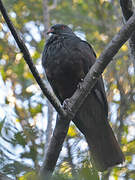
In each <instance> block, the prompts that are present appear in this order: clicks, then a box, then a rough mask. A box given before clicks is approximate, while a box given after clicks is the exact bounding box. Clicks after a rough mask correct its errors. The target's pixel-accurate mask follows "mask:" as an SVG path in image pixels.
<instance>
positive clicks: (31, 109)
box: [0, 0, 135, 180]
mask: <svg viewBox="0 0 135 180" xmlns="http://www.w3.org/2000/svg"><path fill="white" fill-rule="evenodd" d="M3 2H4V4H5V7H6V8H7V10H8V13H9V15H10V17H11V19H12V21H13V23H14V25H15V27H16V28H17V30H18V31H19V33H20V35H21V37H22V38H23V39H24V41H25V43H26V45H27V47H28V48H29V50H30V53H31V56H32V58H33V61H34V63H35V64H36V66H37V68H38V70H39V72H40V75H41V76H42V77H43V69H42V67H41V61H40V59H41V52H42V50H43V46H44V42H45V41H44V34H43V32H44V25H43V12H42V1H41V0H38V1H34V0H29V1H27V0H24V1H21V0H12V1H11V0H4V1H3ZM48 2H49V5H51V4H52V3H53V1H48ZM50 17H51V19H50V22H51V24H54V23H65V24H68V25H70V26H71V27H72V28H73V30H74V31H75V32H76V33H77V34H80V35H81V37H85V38H86V39H87V40H88V41H89V42H90V43H91V44H92V45H93V46H94V49H95V51H96V53H97V56H99V55H100V53H101V52H102V50H103V49H104V48H105V45H106V44H107V43H108V42H109V41H110V40H111V38H112V37H113V35H114V34H115V33H116V32H118V30H119V29H120V27H121V26H122V15H121V11H120V5H119V2H118V1H117V0H65V1H63V0H59V1H58V4H57V7H56V8H55V9H53V10H51V11H50ZM103 76H104V80H105V85H106V92H107V96H108V102H109V109H110V113H109V119H110V120H111V125H112V127H113V129H114V131H115V133H116V136H117V138H118V140H119V143H120V144H121V147H122V149H123V151H124V153H125V156H126V162H125V164H124V165H122V166H121V167H115V168H112V169H110V170H108V171H107V172H104V173H102V174H101V175H100V176H99V177H100V179H103V180H104V179H109V177H113V178H114V179H120V178H121V177H123V179H125V180H127V179H135V175H134V174H135V172H134V169H135V156H134V154H135V133H134V131H135V130H134V123H135V94H134V93H135V90H134V87H135V76H134V74H133V65H132V61H131V59H130V57H129V54H128V44H125V45H124V46H123V47H122V48H121V50H120V51H119V52H118V54H117V55H116V57H115V60H114V61H113V62H112V63H111V64H110V65H109V66H108V68H107V69H106V70H105V72H104V75H103ZM0 87H1V89H0V114H1V116H0V139H1V143H0V167H1V168H0V169H1V172H4V173H5V174H8V175H10V176H12V177H13V178H15V177H17V178H18V179H19V180H23V179H24V180H26V179H31V178H32V179H34V177H35V174H37V172H38V170H39V167H40V165H41V163H42V159H43V151H44V150H43V149H44V143H45V142H44V140H45V130H46V124H47V101H46V98H45V97H43V95H42V92H41V90H40V89H39V87H38V86H37V84H36V83H35V80H34V78H33V76H32V75H31V73H30V72H29V69H28V67H27V65H26V64H25V62H24V60H23V56H22V54H21V53H20V52H19V49H18V48H17V46H16V43H15V41H14V39H13V37H12V36H11V34H10V33H9V29H8V28H7V26H6V24H5V21H4V19H3V17H2V16H1V15H0ZM54 115H55V113H54ZM88 157H89V156H88V148H87V145H86V143H85V141H84V138H83V136H82V135H81V134H80V132H78V130H77V129H76V128H75V126H74V125H73V124H72V125H71V127H70V129H69V131H68V136H67V139H66V141H65V143H64V147H63V150H62V153H61V155H60V158H59V161H58V164H57V167H56V171H55V175H54V179H63V180H65V179H72V180H74V179H80V180H82V179H85V180H87V179H92V180H94V178H95V179H97V180H98V179H99V177H98V173H97V172H94V173H95V174H94V175H93V171H92V170H91V166H90V165H88V163H86V162H87V161H88V160H89V158H88ZM86 164H87V165H86ZM85 165H86V166H85ZM91 176H93V177H91Z"/></svg>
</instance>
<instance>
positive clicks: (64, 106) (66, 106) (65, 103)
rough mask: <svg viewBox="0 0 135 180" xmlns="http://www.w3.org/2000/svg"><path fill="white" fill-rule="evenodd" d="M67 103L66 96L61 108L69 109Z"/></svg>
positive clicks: (68, 101)
mask: <svg viewBox="0 0 135 180" xmlns="http://www.w3.org/2000/svg"><path fill="white" fill-rule="evenodd" d="M69 103H70V99H68V98H67V99H65V100H64V102H63V105H62V106H63V109H65V110H67V109H68V110H69V111H71V109H70V108H69Z"/></svg>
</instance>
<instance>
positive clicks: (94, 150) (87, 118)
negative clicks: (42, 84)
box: [42, 24, 124, 171]
mask: <svg viewBox="0 0 135 180" xmlns="http://www.w3.org/2000/svg"><path fill="white" fill-rule="evenodd" d="M48 33H52V34H53V35H52V36H51V37H50V38H49V40H48V41H47V42H46V45H45V48H44V52H43V57H42V65H43V67H44V69H45V72H46V75H47V78H48V80H49V82H50V84H51V86H52V88H53V90H54V92H55V94H56V96H57V97H58V98H59V100H60V101H61V103H63V101H64V100H65V99H66V98H70V97H71V96H72V95H73V93H74V92H75V90H76V88H77V85H78V83H79V82H80V81H81V80H82V79H84V77H85V75H86V74H87V73H88V71H89V69H90V68H91V66H92V65H93V64H94V62H95V60H96V55H95V52H94V51H93V49H92V47H91V45H90V44H88V43H87V42H86V41H83V40H81V39H80V38H79V37H77V36H76V35H75V34H74V33H73V31H72V30H71V29H70V28H69V27H68V26H66V25H62V24H57V25H54V26H52V27H51V29H50V31H49V32H48ZM107 118H108V105H107V100H106V94H105V90H104V84H103V80H102V77H101V78H100V79H99V80H98V82H97V83H96V85H95V87H94V88H93V90H92V92H91V94H89V95H88V97H87V99H86V101H85V103H84V104H83V105H82V107H81V108H80V110H79V111H78V113H77V114H76V117H75V119H74V120H73V121H74V123H75V125H76V126H77V127H78V128H79V130H80V131H81V132H82V133H83V134H84V136H85V138H86V140H87V142H88V145H89V148H90V152H91V157H92V159H93V162H94V166H95V167H96V168H97V169H98V170H99V171H104V170H106V169H107V168H108V167H111V166H114V165H116V164H119V163H122V162H123V161H124V155H123V153H122V151H121V149H120V146H119V144H118V142H117V140H116V138H115V136H114V133H113V131H112V129H111V127H110V125H109V122H108V120H107Z"/></svg>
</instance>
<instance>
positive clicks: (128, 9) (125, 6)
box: [120, 0, 135, 73]
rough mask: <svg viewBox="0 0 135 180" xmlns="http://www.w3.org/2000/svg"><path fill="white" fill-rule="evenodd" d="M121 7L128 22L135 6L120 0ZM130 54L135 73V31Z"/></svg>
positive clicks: (131, 39) (130, 42)
mask: <svg viewBox="0 0 135 180" xmlns="http://www.w3.org/2000/svg"><path fill="white" fill-rule="evenodd" d="M120 6H121V9H122V13H123V17H124V19H125V21H127V20H128V19H129V18H130V17H131V16H132V15H133V12H134V6H133V3H132V0H120ZM129 54H130V58H131V59H132V61H133V66H134V73H135V31H134V32H133V33H132V36H131V37H130V39H129Z"/></svg>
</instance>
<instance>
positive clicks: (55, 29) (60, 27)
mask: <svg viewBox="0 0 135 180" xmlns="http://www.w3.org/2000/svg"><path fill="white" fill-rule="evenodd" d="M50 33H52V34H56V35H60V34H63V33H73V31H72V29H71V28H69V27H68V26H67V25H64V24H56V25H53V26H52V27H51V28H50V29H49V31H48V32H47V34H50Z"/></svg>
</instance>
